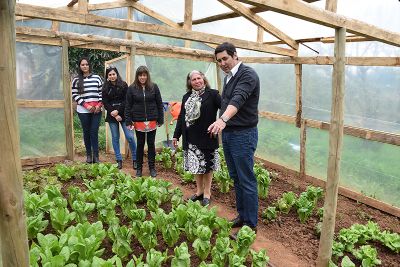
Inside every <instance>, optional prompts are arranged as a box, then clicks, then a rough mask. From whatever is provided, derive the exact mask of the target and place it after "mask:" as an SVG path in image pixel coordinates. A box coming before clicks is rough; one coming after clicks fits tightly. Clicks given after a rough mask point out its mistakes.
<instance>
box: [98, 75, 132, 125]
mask: <svg viewBox="0 0 400 267" xmlns="http://www.w3.org/2000/svg"><path fill="white" fill-rule="evenodd" d="M103 86H104V85H103ZM127 90H128V85H127V84H126V82H123V84H122V86H114V85H112V84H110V86H109V87H108V89H107V90H103V104H104V107H105V109H106V110H107V116H106V121H107V122H114V123H117V122H118V121H117V120H116V119H115V118H114V117H113V116H111V112H112V111H113V110H118V115H119V116H121V118H122V121H124V120H125V100H126V92H127Z"/></svg>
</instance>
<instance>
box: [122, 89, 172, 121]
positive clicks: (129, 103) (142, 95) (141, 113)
mask: <svg viewBox="0 0 400 267" xmlns="http://www.w3.org/2000/svg"><path fill="white" fill-rule="evenodd" d="M125 121H126V125H131V124H132V122H135V121H157V123H158V125H162V124H164V109H163V103H162V99H161V93H160V89H159V88H158V86H157V84H155V83H154V84H153V88H146V89H145V90H143V89H142V88H137V87H136V86H135V85H134V84H132V85H130V86H129V88H128V92H127V94H126V104H125Z"/></svg>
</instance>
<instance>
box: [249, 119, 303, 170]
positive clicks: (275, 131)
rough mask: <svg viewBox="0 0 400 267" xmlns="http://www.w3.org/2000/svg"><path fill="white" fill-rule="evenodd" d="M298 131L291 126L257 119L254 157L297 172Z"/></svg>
mask: <svg viewBox="0 0 400 267" xmlns="http://www.w3.org/2000/svg"><path fill="white" fill-rule="evenodd" d="M299 136H300V131H299V129H298V128H296V126H294V125H293V124H288V123H285V122H280V121H272V120H268V119H266V118H261V117H260V118H259V123H258V145H257V151H256V156H258V157H260V158H263V159H265V160H268V161H271V162H274V163H277V164H279V165H283V166H286V167H288V168H290V169H293V170H297V171H298V170H299V162H300V142H299Z"/></svg>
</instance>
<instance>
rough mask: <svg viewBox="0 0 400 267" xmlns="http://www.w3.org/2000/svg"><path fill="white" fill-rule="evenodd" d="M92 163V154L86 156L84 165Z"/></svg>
mask: <svg viewBox="0 0 400 267" xmlns="http://www.w3.org/2000/svg"><path fill="white" fill-rule="evenodd" d="M92 162H93V157H92V153H90V154H87V155H86V163H92Z"/></svg>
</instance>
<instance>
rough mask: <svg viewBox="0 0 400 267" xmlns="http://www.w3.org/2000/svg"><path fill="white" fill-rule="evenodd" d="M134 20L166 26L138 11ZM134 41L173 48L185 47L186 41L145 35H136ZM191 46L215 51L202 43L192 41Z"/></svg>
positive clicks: (134, 14)
mask: <svg viewBox="0 0 400 267" xmlns="http://www.w3.org/2000/svg"><path fill="white" fill-rule="evenodd" d="M133 20H134V21H137V22H145V23H151V24H158V25H165V24H164V23H163V22H161V21H159V20H157V19H155V18H152V17H150V16H148V15H146V14H143V13H142V12H139V11H136V10H135V11H134V13H133ZM134 39H135V40H137V41H142V42H147V43H157V44H164V45H173V46H178V47H184V46H185V40H183V39H176V38H171V37H165V36H159V35H152V34H145V33H134ZM190 46H191V48H194V49H201V50H208V51H214V49H213V48H211V47H209V46H207V45H205V44H203V43H200V42H195V41H191V43H190Z"/></svg>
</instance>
